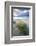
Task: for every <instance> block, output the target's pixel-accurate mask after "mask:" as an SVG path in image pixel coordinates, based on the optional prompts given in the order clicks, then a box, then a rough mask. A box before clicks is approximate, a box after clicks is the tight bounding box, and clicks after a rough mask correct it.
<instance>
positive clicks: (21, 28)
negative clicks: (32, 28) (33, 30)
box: [17, 21, 29, 35]
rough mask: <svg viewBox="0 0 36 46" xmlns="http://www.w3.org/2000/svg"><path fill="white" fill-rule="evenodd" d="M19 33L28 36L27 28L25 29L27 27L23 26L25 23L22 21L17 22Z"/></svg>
mask: <svg viewBox="0 0 36 46" xmlns="http://www.w3.org/2000/svg"><path fill="white" fill-rule="evenodd" d="M17 26H18V29H19V31H20V32H21V33H22V34H24V35H28V34H29V28H28V27H27V25H26V24H25V22H23V21H19V23H18V24H17Z"/></svg>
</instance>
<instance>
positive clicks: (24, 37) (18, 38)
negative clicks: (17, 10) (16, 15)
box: [9, 5, 32, 40]
mask: <svg viewBox="0 0 36 46" xmlns="http://www.w3.org/2000/svg"><path fill="white" fill-rule="evenodd" d="M11 7H28V8H31V10H30V11H29V12H30V13H29V16H30V15H31V16H30V17H31V23H30V17H29V32H30V33H29V36H13V38H11ZM9 9H10V40H23V39H24V40H26V39H32V6H16V5H10V7H9ZM30 24H31V27H30ZM30 28H31V30H30Z"/></svg>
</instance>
